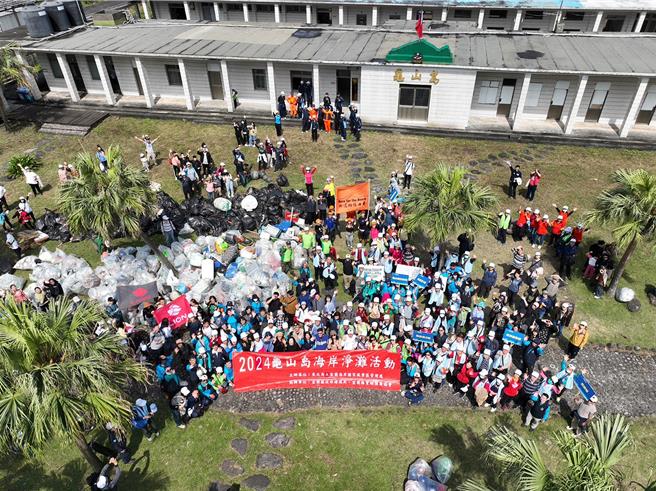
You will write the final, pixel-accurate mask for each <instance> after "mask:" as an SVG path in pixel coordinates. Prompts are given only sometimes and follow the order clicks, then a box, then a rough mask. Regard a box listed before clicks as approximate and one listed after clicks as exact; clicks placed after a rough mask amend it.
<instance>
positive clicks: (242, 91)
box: [228, 61, 279, 103]
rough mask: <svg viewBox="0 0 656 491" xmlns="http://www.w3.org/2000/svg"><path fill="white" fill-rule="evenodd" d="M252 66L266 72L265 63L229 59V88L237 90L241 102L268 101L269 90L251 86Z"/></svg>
mask: <svg viewBox="0 0 656 491" xmlns="http://www.w3.org/2000/svg"><path fill="white" fill-rule="evenodd" d="M254 68H259V69H262V70H264V73H265V74H266V73H267V66H266V63H255V62H254V63H248V62H239V61H229V62H228V78H229V79H230V88H231V89H235V90H236V91H237V92H239V100H240V101H241V102H250V101H255V102H266V103H269V90H268V89H266V90H255V88H254V87H253V69H254ZM274 78H275V77H274ZM278 92H279V91H278Z"/></svg>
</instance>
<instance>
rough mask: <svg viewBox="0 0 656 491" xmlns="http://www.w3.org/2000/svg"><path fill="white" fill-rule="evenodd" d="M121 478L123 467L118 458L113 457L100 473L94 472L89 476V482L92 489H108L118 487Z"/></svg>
mask: <svg viewBox="0 0 656 491" xmlns="http://www.w3.org/2000/svg"><path fill="white" fill-rule="evenodd" d="M120 478H121V469H120V467H119V466H118V461H117V460H116V458H114V457H111V458H110V459H109V461H108V462H107V463H106V464H105V465H104V466H103V468H102V469H101V470H100V472H98V473H93V474H91V475H90V476H89V477H88V478H87V483H88V484H89V486H91V489H92V491H106V490H111V489H117V487H118V481H119V479H120Z"/></svg>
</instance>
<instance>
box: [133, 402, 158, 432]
mask: <svg viewBox="0 0 656 491" xmlns="http://www.w3.org/2000/svg"><path fill="white" fill-rule="evenodd" d="M156 412H157V406H156V405H155V404H148V401H146V400H145V399H137V400H136V402H135V403H134V405H133V406H132V415H133V418H132V426H134V427H135V428H137V429H139V430H143V432H144V433H145V435H146V439H147V440H148V441H149V442H152V441H153V438H154V437H156V436H159V430H158V429H157V428H156V427H155V425H154V424H153V416H154V415H155V413H156Z"/></svg>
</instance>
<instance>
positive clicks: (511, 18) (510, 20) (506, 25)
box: [483, 9, 515, 31]
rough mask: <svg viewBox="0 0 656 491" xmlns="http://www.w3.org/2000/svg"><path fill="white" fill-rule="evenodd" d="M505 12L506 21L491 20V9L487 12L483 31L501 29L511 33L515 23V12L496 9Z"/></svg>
mask: <svg viewBox="0 0 656 491" xmlns="http://www.w3.org/2000/svg"><path fill="white" fill-rule="evenodd" d="M494 10H505V11H506V12H507V14H506V18H505V19H492V18H490V9H486V10H485V18H484V19H483V29H493V28H495V30H496V29H498V28H501V29H503V30H506V31H511V30H512V28H513V24H514V22H515V10H511V9H494Z"/></svg>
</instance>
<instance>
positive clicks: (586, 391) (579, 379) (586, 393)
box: [574, 373, 597, 401]
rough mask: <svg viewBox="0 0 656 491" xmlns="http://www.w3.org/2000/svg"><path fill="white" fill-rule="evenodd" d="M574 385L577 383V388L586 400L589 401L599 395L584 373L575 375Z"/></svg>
mask: <svg viewBox="0 0 656 491" xmlns="http://www.w3.org/2000/svg"><path fill="white" fill-rule="evenodd" d="M574 385H576V388H577V389H579V392H580V393H581V395H582V396H583V397H584V398H585V400H586V401H589V400H590V398H591V397H592V396H596V395H597V393H596V392H595V390H594V389H593V388H592V386H591V385H590V382H588V380H587V379H586V378H585V376H583V374H582V373H577V374H576V375H574Z"/></svg>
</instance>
